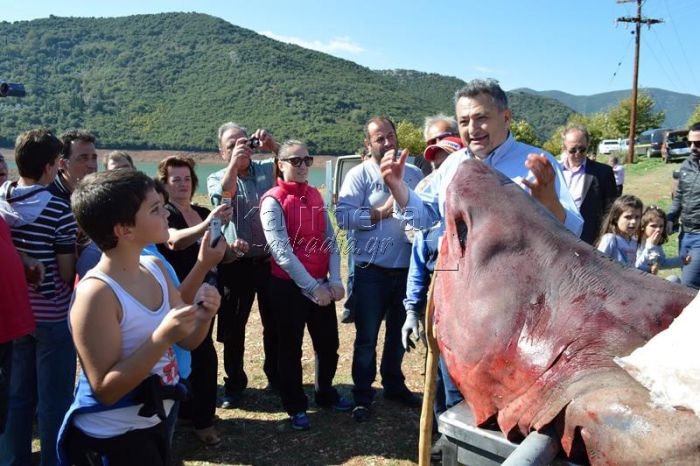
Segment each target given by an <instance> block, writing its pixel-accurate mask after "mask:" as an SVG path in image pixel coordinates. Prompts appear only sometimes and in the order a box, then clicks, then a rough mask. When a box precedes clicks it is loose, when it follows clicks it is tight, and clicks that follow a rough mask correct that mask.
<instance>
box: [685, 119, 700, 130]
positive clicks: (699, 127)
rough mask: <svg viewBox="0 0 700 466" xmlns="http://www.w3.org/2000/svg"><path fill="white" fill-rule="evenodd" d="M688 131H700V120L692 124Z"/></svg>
mask: <svg viewBox="0 0 700 466" xmlns="http://www.w3.org/2000/svg"><path fill="white" fill-rule="evenodd" d="M688 131H700V121H698V122H697V123H693V124H692V125H690V128H688Z"/></svg>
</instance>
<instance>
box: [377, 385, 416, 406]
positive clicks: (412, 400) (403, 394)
mask: <svg viewBox="0 0 700 466" xmlns="http://www.w3.org/2000/svg"><path fill="white" fill-rule="evenodd" d="M384 399H386V400H391V401H396V402H397V403H401V404H402V405H404V406H406V407H408V408H419V407H420V406H421V405H422V404H423V402H422V400H421V399H420V397H418V396H416V395H414V394H413V393H412V392H411V391H410V390H408V389H406V390H403V391H400V392H396V393H392V392H386V391H385V392H384Z"/></svg>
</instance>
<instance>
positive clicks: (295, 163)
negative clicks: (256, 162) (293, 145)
mask: <svg viewBox="0 0 700 466" xmlns="http://www.w3.org/2000/svg"><path fill="white" fill-rule="evenodd" d="M280 161H281V162H289V163H290V164H292V167H301V164H302V163H303V164H304V165H306V166H307V167H310V166H311V165H313V164H314V158H313V157H290V158H288V159H280Z"/></svg>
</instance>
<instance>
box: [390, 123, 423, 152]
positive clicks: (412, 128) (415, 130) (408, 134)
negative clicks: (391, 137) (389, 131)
mask: <svg viewBox="0 0 700 466" xmlns="http://www.w3.org/2000/svg"><path fill="white" fill-rule="evenodd" d="M396 137H397V139H398V140H399V146H400V147H401V148H402V149H408V151H409V152H410V153H411V155H419V154H422V153H423V151H424V150H425V141H423V131H421V129H420V128H419V127H417V126H416V125H414V124H413V123H411V122H410V121H408V120H401V121H400V122H399V124H398V125H396Z"/></svg>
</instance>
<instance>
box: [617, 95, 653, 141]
mask: <svg viewBox="0 0 700 466" xmlns="http://www.w3.org/2000/svg"><path fill="white" fill-rule="evenodd" d="M631 113H632V97H628V98H627V99H624V100H622V101H620V103H619V104H618V105H617V106H616V107H613V108H612V109H610V111H609V112H608V119H609V121H610V124H611V126H612V128H613V129H614V130H615V133H616V135H615V136H614V137H618V138H627V135H628V134H629V130H630V115H631ZM665 118H666V113H665V112H663V111H661V112H656V113H654V99H652V97H651V96H650V95H649V94H647V93H646V92H640V93H639V95H638V96H637V127H636V128H637V134H639V133H641V132H642V131H646V130H648V129H653V128H658V127H660V126H661V125H662V124H663V122H664V119H665Z"/></svg>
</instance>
